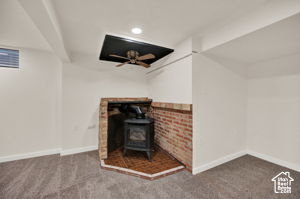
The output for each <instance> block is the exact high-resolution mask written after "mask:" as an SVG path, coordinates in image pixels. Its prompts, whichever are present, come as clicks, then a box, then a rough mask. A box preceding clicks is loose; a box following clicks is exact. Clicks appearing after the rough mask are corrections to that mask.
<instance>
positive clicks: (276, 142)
mask: <svg viewBox="0 0 300 199" xmlns="http://www.w3.org/2000/svg"><path fill="white" fill-rule="evenodd" d="M247 147H248V149H249V150H252V151H254V152H258V153H261V154H265V155H268V156H271V157H274V158H277V159H280V160H283V161H286V162H289V163H292V164H298V168H300V167H299V165H300V74H294V75H286V76H273V77H267V78H257V79H251V80H248V103H247Z"/></svg>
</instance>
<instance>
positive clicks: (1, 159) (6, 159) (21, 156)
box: [0, 146, 98, 163]
mask: <svg viewBox="0 0 300 199" xmlns="http://www.w3.org/2000/svg"><path fill="white" fill-rule="evenodd" d="M97 149H98V146H88V147H80V148H73V149H67V150H62V149H60V148H57V149H49V150H44V151H36V152H30V153H22V154H16V155H9V156H3V157H0V163H2V162H10V161H14V160H21V159H26V158H35V157H40V156H45V155H53V154H60V155H61V156H64V155H71V154H76V153H83V152H88V151H94V150H97Z"/></svg>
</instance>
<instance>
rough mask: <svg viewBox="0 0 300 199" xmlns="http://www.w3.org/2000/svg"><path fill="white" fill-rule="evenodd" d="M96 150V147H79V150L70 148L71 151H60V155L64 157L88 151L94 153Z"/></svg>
mask: <svg viewBox="0 0 300 199" xmlns="http://www.w3.org/2000/svg"><path fill="white" fill-rule="evenodd" d="M97 149H98V145H97V146H87V147H79V148H72V149H66V150H61V152H60V155H61V156H65V155H72V154H76V153H83V152H88V151H94V150H97Z"/></svg>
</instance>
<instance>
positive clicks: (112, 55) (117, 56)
mask: <svg viewBox="0 0 300 199" xmlns="http://www.w3.org/2000/svg"><path fill="white" fill-rule="evenodd" d="M109 56H111V57H116V58H121V59H127V60H129V58H127V57H122V56H119V55H114V54H110V55H109Z"/></svg>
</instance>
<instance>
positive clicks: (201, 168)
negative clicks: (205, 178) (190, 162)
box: [193, 150, 247, 175]
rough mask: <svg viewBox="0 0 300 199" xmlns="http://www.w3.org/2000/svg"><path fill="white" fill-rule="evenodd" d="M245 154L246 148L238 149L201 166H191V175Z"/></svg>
mask: <svg viewBox="0 0 300 199" xmlns="http://www.w3.org/2000/svg"><path fill="white" fill-rule="evenodd" d="M246 154H247V152H246V150H243V151H239V152H237V153H233V154H230V155H226V156H224V157H222V158H219V159H217V160H214V161H212V162H209V163H207V164H204V165H203V166H200V167H197V168H193V175H196V174H198V173H201V172H203V171H206V170H208V169H211V168H213V167H216V166H219V165H221V164H224V163H226V162H229V161H231V160H234V159H236V158H239V157H241V156H244V155H246Z"/></svg>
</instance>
